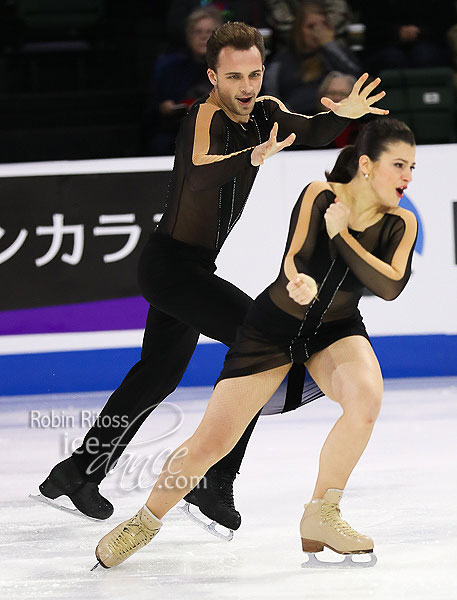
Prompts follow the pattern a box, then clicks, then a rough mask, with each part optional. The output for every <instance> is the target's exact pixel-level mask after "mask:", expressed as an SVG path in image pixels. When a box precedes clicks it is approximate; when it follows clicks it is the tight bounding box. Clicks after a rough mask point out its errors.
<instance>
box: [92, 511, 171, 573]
mask: <svg viewBox="0 0 457 600" xmlns="http://www.w3.org/2000/svg"><path fill="white" fill-rule="evenodd" d="M161 527H162V521H160V519H157V517H155V516H154V515H153V514H152V512H151V511H150V510H149V509H148V508H147V506H143V508H141V509H140V510H139V511H138V512H137V513H136V515H135V516H133V517H132V518H131V519H128V520H127V521H124V522H123V523H120V525H118V526H117V527H115V528H114V529H113V530H112V531H110V532H109V533H108V534H106V535H105V536H104V537H103V538H102V539H101V540H100V541H99V542H98V544H97V547H96V549H95V556H96V557H97V560H98V562H99V563H100V564H101V566H102V567H104V568H105V569H110V568H111V567H116V566H117V565H120V564H121V563H123V562H124V560H126V559H127V558H129V556H131V555H132V554H134V553H135V552H136V551H137V550H140V548H143V547H144V546H146V544H149V542H150V541H151V540H152V539H153V538H154V537H155V536H156V535H157V534H158V533H159V530H160V528H161Z"/></svg>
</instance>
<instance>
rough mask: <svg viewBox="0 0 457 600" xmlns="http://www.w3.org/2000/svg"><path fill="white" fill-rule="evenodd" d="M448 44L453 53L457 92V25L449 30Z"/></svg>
mask: <svg viewBox="0 0 457 600" xmlns="http://www.w3.org/2000/svg"><path fill="white" fill-rule="evenodd" d="M447 42H448V45H449V49H450V51H451V60H452V66H453V68H454V88H455V90H456V92H457V23H456V24H455V25H452V27H450V28H449V29H448V32H447Z"/></svg>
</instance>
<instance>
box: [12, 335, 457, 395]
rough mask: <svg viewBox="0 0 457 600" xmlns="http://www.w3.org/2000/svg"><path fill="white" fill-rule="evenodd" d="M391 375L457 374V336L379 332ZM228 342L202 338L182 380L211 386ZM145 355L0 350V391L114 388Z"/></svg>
mask: <svg viewBox="0 0 457 600" xmlns="http://www.w3.org/2000/svg"><path fill="white" fill-rule="evenodd" d="M372 342H373V347H374V350H375V352H376V354H377V356H378V358H379V362H380V364H381V368H382V372H383V375H384V377H386V378H401V377H434V376H452V375H457V361H456V357H457V336H455V335H425V336H378V337H374V338H373V339H372ZM226 351H227V348H226V346H224V345H223V344H220V343H215V344H199V345H198V346H197V349H196V351H195V353H194V356H193V358H192V360H191V362H190V364H189V366H188V368H187V371H186V373H185V375H184V378H183V379H182V381H181V385H183V386H211V385H213V384H214V382H215V381H216V379H217V377H218V375H219V373H220V371H221V368H222V364H223V362H224V356H225V353H226ZM139 358H140V349H139V348H114V349H105V350H86V351H78V352H47V353H42V354H18V355H5V356H0V372H1V373H3V377H2V381H1V383H0V396H12V395H18V394H46V393H67V392H85V391H98V390H113V389H115V388H116V387H117V386H118V385H119V383H120V382H121V380H122V377H123V376H124V375H125V374H126V373H127V372H128V370H129V369H130V367H131V366H132V365H133V364H134V363H135V362H136V361H137V360H138V359H139Z"/></svg>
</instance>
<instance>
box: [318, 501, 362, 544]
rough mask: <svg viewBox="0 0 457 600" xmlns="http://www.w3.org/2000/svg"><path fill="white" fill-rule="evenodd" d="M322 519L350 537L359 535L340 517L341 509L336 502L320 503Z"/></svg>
mask: <svg viewBox="0 0 457 600" xmlns="http://www.w3.org/2000/svg"><path fill="white" fill-rule="evenodd" d="M321 511H322V519H323V521H324V522H325V523H326V524H327V525H330V527H334V528H335V529H336V530H337V531H339V532H341V533H344V535H347V536H350V537H359V536H360V533H359V532H358V531H356V530H355V529H354V528H353V527H351V526H350V525H349V523H348V522H347V521H345V520H344V519H342V518H341V511H340V507H339V506H338V504H332V503H330V502H323V503H322V508H321Z"/></svg>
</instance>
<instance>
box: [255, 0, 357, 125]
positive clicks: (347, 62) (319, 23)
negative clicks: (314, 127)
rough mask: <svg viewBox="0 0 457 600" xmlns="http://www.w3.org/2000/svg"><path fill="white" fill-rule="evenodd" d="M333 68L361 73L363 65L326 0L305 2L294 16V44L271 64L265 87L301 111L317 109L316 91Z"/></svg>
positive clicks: (266, 91)
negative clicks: (333, 21)
mask: <svg viewBox="0 0 457 600" xmlns="http://www.w3.org/2000/svg"><path fill="white" fill-rule="evenodd" d="M330 71H340V72H342V73H348V74H352V75H359V74H360V73H361V71H362V67H361V65H360V63H359V61H358V59H357V58H356V56H355V55H354V54H353V53H352V52H351V51H350V50H349V48H348V47H347V46H346V45H345V44H344V42H342V41H341V40H336V39H335V29H334V26H333V25H332V24H331V22H330V19H329V17H328V14H327V12H326V10H325V5H324V2H320V1H319V0H307V1H305V2H302V3H301V5H300V7H299V10H298V13H297V18H296V20H295V24H294V28H293V34H292V38H291V45H290V48H289V49H288V50H285V51H283V52H280V53H279V54H278V55H277V57H276V58H275V59H274V60H273V61H272V62H271V63H270V65H269V66H268V68H267V70H266V73H265V79H264V91H265V93H267V94H271V95H273V96H277V97H279V98H281V100H283V102H284V103H285V104H286V106H287V107H288V108H289V109H290V110H292V111H294V112H298V113H301V114H307V115H311V114H314V113H315V112H316V94H317V90H318V88H319V86H320V84H321V83H322V81H323V79H324V78H325V76H326V75H327V74H328V73H329V72H330Z"/></svg>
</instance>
